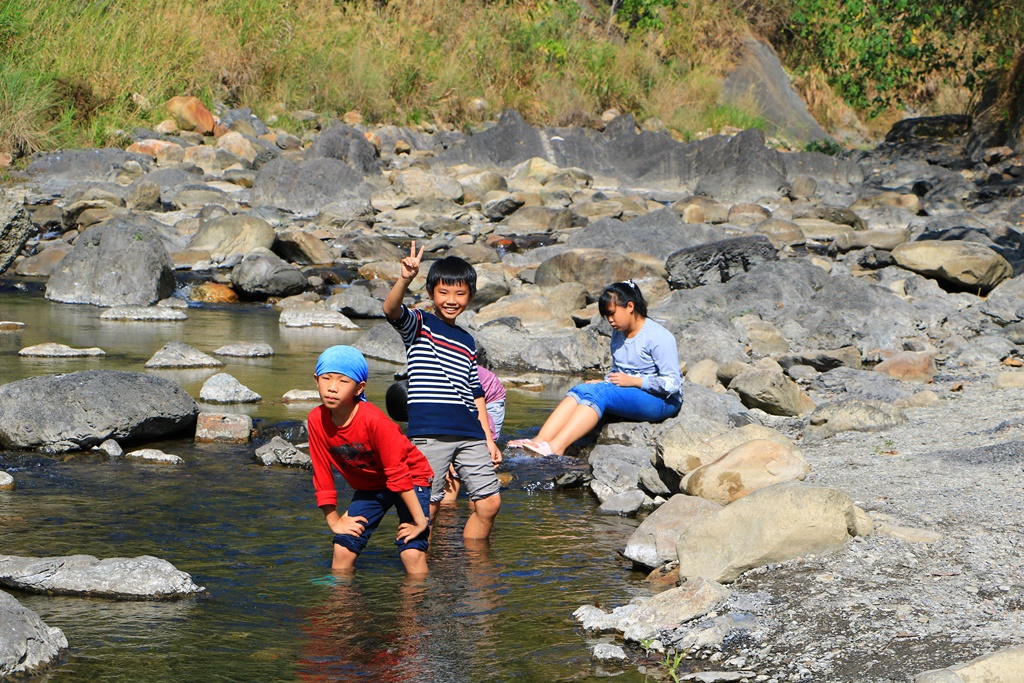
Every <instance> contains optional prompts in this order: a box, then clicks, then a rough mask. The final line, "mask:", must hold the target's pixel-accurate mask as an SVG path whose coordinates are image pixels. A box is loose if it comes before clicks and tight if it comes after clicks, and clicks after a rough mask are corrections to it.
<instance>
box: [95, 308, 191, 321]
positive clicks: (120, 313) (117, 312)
mask: <svg viewBox="0 0 1024 683" xmlns="http://www.w3.org/2000/svg"><path fill="white" fill-rule="evenodd" d="M100 320H130V321H143V322H149V321H157V320H159V321H165V320H188V316H187V315H185V312H184V311H180V310H178V309H176V308H167V307H166V306H113V307H111V308H108V309H107V310H105V311H103V313H102V314H101V315H100Z"/></svg>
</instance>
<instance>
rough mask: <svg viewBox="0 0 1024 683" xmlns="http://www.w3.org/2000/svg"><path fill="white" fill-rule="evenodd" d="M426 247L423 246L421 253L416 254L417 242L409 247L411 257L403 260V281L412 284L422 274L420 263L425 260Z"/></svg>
mask: <svg viewBox="0 0 1024 683" xmlns="http://www.w3.org/2000/svg"><path fill="white" fill-rule="evenodd" d="M425 248H426V246H425V245H424V246H421V247H420V251H419V253H416V240H413V241H412V244H411V245H410V246H409V255H408V256H406V257H405V258H404V259H402V261H401V263H402V279H403V280H408V281H409V282H412V281H413V280H414V279H415V278H416V276H417V275H418V274H419V272H420V261H422V260H423V250H424V249H425Z"/></svg>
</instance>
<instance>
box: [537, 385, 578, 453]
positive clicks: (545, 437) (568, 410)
mask: <svg viewBox="0 0 1024 683" xmlns="http://www.w3.org/2000/svg"><path fill="white" fill-rule="evenodd" d="M578 406H579V403H577V402H576V399H574V398H573V397H572V396H566V397H565V398H563V399H562V402H561V403H559V404H558V407H557V408H555V409H554V410H553V411H551V414H550V415H548V419H546V420H544V426H543V427H541V428H540V432H538V433H537V436H535V437H533V440H534V441H547V442H548V443H551V440H552V439H554V438H555V437H556V436H558V435H559V434H560V433H561V432H562V430H563V429H565V425H566V424H568V423H569V419H570V418H571V417H572V414H573V411H575V410H576V408H577V407H578ZM555 452H556V453H561V452H562V451H555Z"/></svg>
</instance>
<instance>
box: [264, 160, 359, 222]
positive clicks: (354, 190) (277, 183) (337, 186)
mask: <svg viewBox="0 0 1024 683" xmlns="http://www.w3.org/2000/svg"><path fill="white" fill-rule="evenodd" d="M372 192H373V189H372V188H371V187H370V186H369V185H368V184H367V183H365V182H364V181H363V176H362V175H361V174H360V173H359V172H358V171H356V170H354V169H353V168H352V167H351V166H349V165H348V164H346V163H344V162H342V161H338V160H337V159H328V158H323V157H320V158H316V159H310V160H308V161H303V162H298V163H296V162H293V161H289V160H288V159H285V158H284V157H282V158H280V159H274V160H273V161H271V162H270V163H268V164H266V165H264V166H263V167H262V168H260V170H259V171H258V172H257V173H256V182H255V183H254V184H253V188H252V205H253V206H274V207H277V208H279V209H285V210H287V211H291V212H293V213H299V214H314V213H316V212H317V211H319V210H320V209H323V208H325V207H326V206H328V205H329V204H333V203H337V202H344V201H348V200H353V199H361V200H367V199H369V198H370V195H371V194H372Z"/></svg>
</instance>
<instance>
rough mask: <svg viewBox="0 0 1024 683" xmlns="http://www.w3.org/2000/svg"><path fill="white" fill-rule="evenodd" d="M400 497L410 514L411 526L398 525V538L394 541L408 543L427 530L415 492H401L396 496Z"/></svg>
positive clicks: (425, 519)
mask: <svg viewBox="0 0 1024 683" xmlns="http://www.w3.org/2000/svg"><path fill="white" fill-rule="evenodd" d="M398 495H400V496H401V497H402V502H403V503H405V507H406V508H408V509H409V512H410V513H412V522H413V523H412V524H409V523H408V522H403V523H401V524H399V525H398V536H396V537H395V540H396V541H405V542H406V543H408V542H409V541H411V540H412V539H414V538H416V537H417V536H419V535H420V534H422V533H423V532H424V531H426V530H427V523H428V522H427V518H426V516H424V514H423V508H422V507H421V506H420V501H419V498H417V497H416V491H414V490H412V489H409V490H408V491H402V492H401V493H400V494H398Z"/></svg>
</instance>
